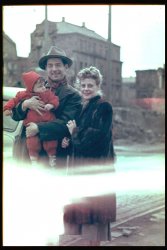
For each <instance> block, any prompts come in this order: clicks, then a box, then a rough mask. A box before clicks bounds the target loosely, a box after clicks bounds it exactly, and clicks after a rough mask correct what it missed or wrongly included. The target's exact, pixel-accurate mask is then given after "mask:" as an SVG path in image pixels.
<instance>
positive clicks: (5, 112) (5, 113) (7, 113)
mask: <svg viewBox="0 0 167 250" xmlns="http://www.w3.org/2000/svg"><path fill="white" fill-rule="evenodd" d="M3 113H4V115H6V116H9V115H12V110H5V111H4V112H3Z"/></svg>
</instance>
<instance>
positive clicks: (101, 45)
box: [29, 18, 122, 105]
mask: <svg viewBox="0 0 167 250" xmlns="http://www.w3.org/2000/svg"><path fill="white" fill-rule="evenodd" d="M46 27H47V34H48V35H47V38H46V39H47V42H46V43H45V40H44V36H45V34H44V33H45V32H44V31H45V29H46ZM53 45H56V46H57V47H60V48H62V49H64V50H65V51H66V53H67V55H68V56H69V57H70V58H72V60H73V65H72V67H71V70H70V71H69V72H70V75H69V78H70V82H71V84H72V85H73V84H74V82H75V76H76V74H77V72H78V71H79V70H80V69H82V68H84V67H89V66H91V65H93V66H96V67H97V68H99V70H100V71H101V73H102V75H103V77H104V80H103V92H104V94H105V95H106V96H107V79H106V76H107V54H108V42H107V40H106V39H104V38H103V37H102V36H100V35H98V34H97V33H95V32H94V31H92V30H90V29H88V28H86V26H85V23H83V24H82V26H77V25H74V24H71V23H68V22H66V21H65V18H63V19H62V21H61V22H51V21H43V22H42V23H41V24H37V25H36V29H35V31H34V32H33V33H32V34H31V52H30V54H29V59H30V60H31V63H32V65H33V67H36V66H37V63H38V60H39V58H40V57H41V56H42V55H43V53H46V52H47V51H48V50H49V48H50V46H53ZM121 79H122V62H121V61H120V47H119V46H117V45H115V44H112V93H110V98H109V99H110V100H111V101H112V103H113V104H115V105H117V104H120V101H121ZM110 84H111V82H110Z"/></svg>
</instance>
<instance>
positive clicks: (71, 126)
mask: <svg viewBox="0 0 167 250" xmlns="http://www.w3.org/2000/svg"><path fill="white" fill-rule="evenodd" d="M66 125H67V128H68V130H69V132H70V134H71V135H72V133H73V131H74V129H75V128H76V127H77V125H76V122H75V120H72V121H71V120H70V121H68V122H67V124H66Z"/></svg>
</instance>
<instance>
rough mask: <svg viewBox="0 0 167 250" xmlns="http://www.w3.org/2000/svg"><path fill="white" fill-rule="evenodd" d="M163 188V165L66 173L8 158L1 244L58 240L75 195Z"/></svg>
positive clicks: (159, 190) (26, 243) (26, 244)
mask: <svg viewBox="0 0 167 250" xmlns="http://www.w3.org/2000/svg"><path fill="white" fill-rule="evenodd" d="M118 165H119V164H118V163H117V164H116V166H117V168H118ZM89 169H90V168H89ZM97 169H98V168H97ZM164 189H165V174H164V171H162V168H160V169H159V170H157V169H153V171H148V170H144V169H143V168H141V169H140V168H137V170H135V169H134V170H127V171H126V170H125V169H124V170H122V171H118V172H117V170H116V171H115V172H114V173H109V172H106V173H101V174H86V173H85V174H83V171H81V172H79V171H78V173H77V174H76V175H70V174H68V175H67V173H66V172H61V171H54V170H48V169H44V168H42V167H39V168H35V169H33V168H30V166H27V165H25V166H18V164H15V163H14V162H10V161H7V163H5V164H4V168H3V245H4V246H45V245H47V243H48V242H50V241H52V242H54V243H55V244H57V242H58V238H59V235H60V234H63V207H64V205H65V204H69V203H72V202H73V200H75V199H79V198H82V197H86V196H98V195H101V194H109V193H112V192H116V194H117V193H119V192H130V191H131V190H133V191H135V190H138V191H140V192H143V191H147V192H157V190H158V192H162V193H163V192H164Z"/></svg>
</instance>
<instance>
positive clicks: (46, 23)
mask: <svg viewBox="0 0 167 250" xmlns="http://www.w3.org/2000/svg"><path fill="white" fill-rule="evenodd" d="M47 42H48V9H47V5H45V21H44V46H43V52H44V53H46V52H47Z"/></svg>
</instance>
